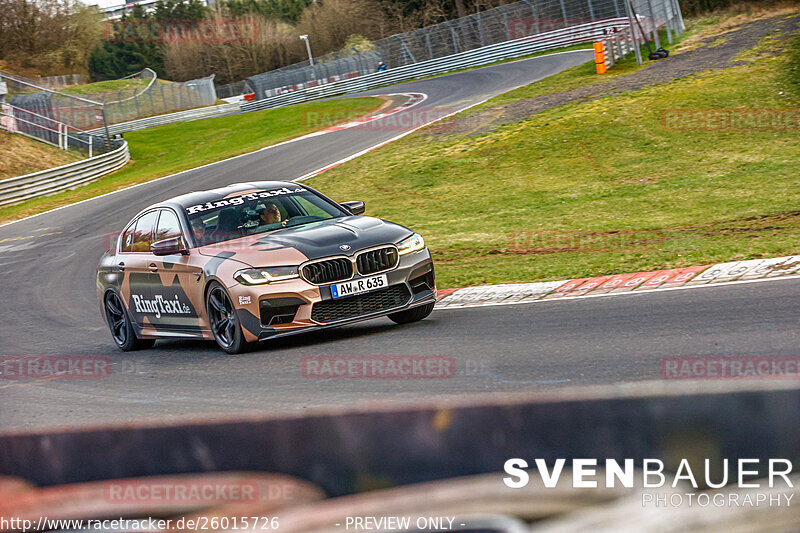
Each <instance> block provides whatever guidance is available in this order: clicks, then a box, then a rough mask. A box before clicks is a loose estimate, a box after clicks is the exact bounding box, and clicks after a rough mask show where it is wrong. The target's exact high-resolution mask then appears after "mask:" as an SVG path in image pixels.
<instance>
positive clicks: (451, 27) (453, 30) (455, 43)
mask: <svg viewBox="0 0 800 533" xmlns="http://www.w3.org/2000/svg"><path fill="white" fill-rule="evenodd" d="M447 26H448V27H449V28H450V35H452V36H453V50H454V51H455V53H458V38H457V37H456V30H455V29H454V28H453V25H452V24H449V23H448V25H447Z"/></svg>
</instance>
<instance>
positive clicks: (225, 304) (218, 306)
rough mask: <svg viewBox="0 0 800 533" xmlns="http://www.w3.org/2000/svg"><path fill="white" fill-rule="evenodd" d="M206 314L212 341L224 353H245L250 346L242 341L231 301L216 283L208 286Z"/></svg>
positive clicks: (240, 329) (226, 292)
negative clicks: (215, 342) (212, 337)
mask: <svg viewBox="0 0 800 533" xmlns="http://www.w3.org/2000/svg"><path fill="white" fill-rule="evenodd" d="M206 312H207V313H208V325H209V327H210V328H211V332H212V333H213V334H214V339H216V341H217V346H219V347H220V348H221V349H222V350H223V351H224V352H226V353H229V354H237V353H242V352H246V351H247V350H248V349H249V348H250V347H251V344H250V343H248V342H247V341H245V340H244V333H243V332H242V324H241V323H240V322H239V317H238V315H237V314H236V309H235V308H234V307H233V301H232V300H231V297H230V296H229V295H228V291H226V290H225V287H223V286H222V285H221V284H220V283H217V282H216V281H214V282H212V283H211V285H209V287H208V290H207V291H206Z"/></svg>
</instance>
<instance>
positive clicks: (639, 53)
mask: <svg viewBox="0 0 800 533" xmlns="http://www.w3.org/2000/svg"><path fill="white" fill-rule="evenodd" d="M625 11H627V12H628V24H629V25H630V32H631V41H632V45H633V51H634V53H635V54H636V63H637V64H639V65H641V64H642V51H641V50H639V40H638V39H637V38H636V29H635V28H636V26H635V24H636V21H635V20H634V19H633V9H631V2H630V0H625Z"/></svg>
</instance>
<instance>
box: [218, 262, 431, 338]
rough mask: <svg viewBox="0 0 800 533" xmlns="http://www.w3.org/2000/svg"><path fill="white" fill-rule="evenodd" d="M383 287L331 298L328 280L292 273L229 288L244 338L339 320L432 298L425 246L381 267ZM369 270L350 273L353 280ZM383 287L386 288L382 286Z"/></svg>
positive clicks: (338, 323)
mask: <svg viewBox="0 0 800 533" xmlns="http://www.w3.org/2000/svg"><path fill="white" fill-rule="evenodd" d="M384 274H386V277H387V281H388V286H387V287H386V288H384V289H379V290H377V291H371V292H367V293H362V294H359V295H355V296H346V297H343V298H336V299H334V298H333V297H332V296H331V288H330V287H331V285H332V284H326V285H312V284H310V283H308V282H306V281H305V280H302V279H293V280H288V281H283V282H277V283H270V284H268V285H259V286H250V285H242V284H239V285H236V286H235V287H233V288H231V289H230V292H231V297H232V298H233V301H234V306H235V307H236V310H237V314H238V317H239V321H240V322H241V324H242V329H243V332H244V335H245V339H246V340H247V341H248V342H253V341H257V340H265V339H270V338H276V337H283V336H286V335H292V334H296V333H302V332H306V331H314V330H317V329H322V328H327V327H334V326H342V325H346V324H352V323H354V322H360V321H363V320H369V319H372V318H376V317H380V316H385V315H388V314H391V313H395V312H398V311H403V310H405V309H410V308H412V307H417V306H420V305H425V304H429V303H432V302H435V301H436V279H435V273H434V267H433V261H432V259H431V255H430V252H429V251H428V249H427V248H425V249H423V250H420V251H419V252H414V253H411V254H407V255H404V256H401V257H400V260H399V262H398V265H397V266H396V267H395V268H394V269H392V270H390V271H388V272H384ZM363 277H370V276H359V275H357V276H355V277H354V278H353V279H355V280H357V279H360V278H363ZM383 291H386V292H383Z"/></svg>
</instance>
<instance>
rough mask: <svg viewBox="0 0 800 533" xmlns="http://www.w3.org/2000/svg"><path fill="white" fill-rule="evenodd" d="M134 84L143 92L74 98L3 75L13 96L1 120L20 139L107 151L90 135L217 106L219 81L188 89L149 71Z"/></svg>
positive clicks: (123, 91) (203, 81) (122, 91)
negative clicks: (127, 124)
mask: <svg viewBox="0 0 800 533" xmlns="http://www.w3.org/2000/svg"><path fill="white" fill-rule="evenodd" d="M130 78H138V79H142V80H144V81H143V83H142V84H139V86H134V87H130V88H126V89H120V90H117V91H107V92H102V93H89V94H80V95H77V94H69V93H66V92H63V91H56V90H51V89H47V88H45V87H41V86H39V85H35V84H34V83H33V82H32V81H31V80H28V79H26V78H22V77H19V76H15V75H13V74H9V73H6V72H2V71H0V81H4V82H6V85H7V86H8V95H7V96H6V105H5V106H4V108H3V112H2V116H3V121H4V124H6V125H13V126H14V127H13V128H12V127H4V128H3V129H5V130H6V131H11V132H14V133H21V134H24V135H28V136H30V137H34V138H37V139H39V140H42V141H44V142H48V143H51V144H54V145H56V146H59V147H61V148H64V149H74V148H82V149H84V150H85V151H87V152H88V151H89V150H90V149H91V150H92V151H102V150H103V149H104V148H103V146H110V145H108V143H104V142H95V140H93V139H90V138H88V137H86V136H87V135H90V136H91V135H103V134H105V133H106V132H107V126H109V125H112V124H119V123H122V122H128V121H131V120H136V119H140V118H144V117H149V116H153V115H161V114H164V113H171V112H174V111H182V110H185V109H193V108H197V107H203V106H209V105H213V104H214V103H216V100H217V96H216V91H215V89H214V76H213V75H212V76H209V77H207V78H202V79H198V80H191V81H187V82H183V83H173V82H163V81H161V80H159V79H158V78H157V76H156V74H155V72H153V71H152V70H150V69H145V70H143V71H141V72H139V73H137V74H135V75H133V76H130Z"/></svg>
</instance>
